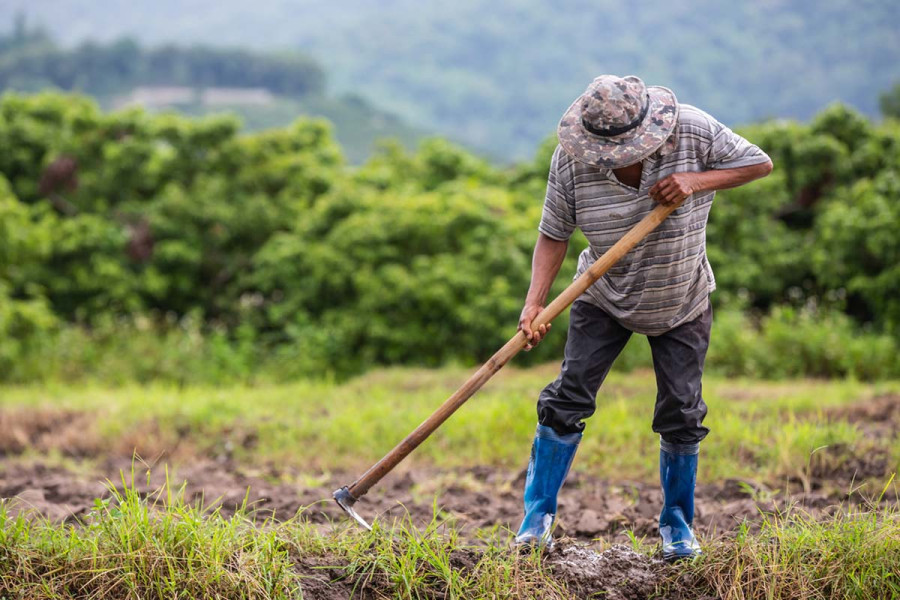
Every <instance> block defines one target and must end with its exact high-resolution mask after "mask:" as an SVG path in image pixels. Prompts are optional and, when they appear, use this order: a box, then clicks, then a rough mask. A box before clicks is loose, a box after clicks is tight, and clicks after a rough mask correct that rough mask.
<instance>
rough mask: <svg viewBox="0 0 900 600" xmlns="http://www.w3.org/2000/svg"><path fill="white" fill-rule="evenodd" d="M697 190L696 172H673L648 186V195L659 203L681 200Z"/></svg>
mask: <svg viewBox="0 0 900 600" xmlns="http://www.w3.org/2000/svg"><path fill="white" fill-rule="evenodd" d="M697 190H698V185H697V173H673V174H672V175H669V176H668V177H666V178H665V179H661V180H660V181H657V182H656V185H654V186H653V187H652V188H650V192H649V193H650V197H651V198H653V199H654V200H656V201H657V202H659V203H660V204H674V203H676V202H681V201H682V200H684V199H685V198H687V197H688V196H690V195H691V194H693V193H694V192H696V191H697Z"/></svg>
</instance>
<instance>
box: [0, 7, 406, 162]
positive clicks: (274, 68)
mask: <svg viewBox="0 0 900 600" xmlns="http://www.w3.org/2000/svg"><path fill="white" fill-rule="evenodd" d="M325 81H326V76H325V73H324V71H323V69H322V67H321V66H320V65H319V64H318V63H317V62H316V61H314V60H312V59H310V58H309V57H308V56H307V55H305V54H303V53H300V52H298V51H290V52H278V53H275V52H263V51H252V50H247V49H240V48H224V47H212V46H203V45H196V44H195V45H184V46H179V45H174V44H167V45H162V46H155V47H149V48H147V47H142V46H141V45H139V44H138V43H137V42H136V41H134V40H133V39H131V38H119V39H116V40H113V41H111V42H108V43H97V42H94V41H88V42H81V43H79V44H78V45H76V46H75V47H72V48H61V47H59V46H58V45H57V44H56V43H55V41H54V39H53V38H52V37H51V36H50V35H49V34H48V33H47V32H45V31H44V30H43V29H41V28H29V27H28V25H27V23H25V22H24V21H23V20H22V19H18V20H17V22H16V23H15V24H14V26H13V28H12V31H11V32H9V33H0V92H2V91H24V92H37V91H40V90H43V89H47V88H52V89H61V90H67V91H78V92H83V93H87V94H90V95H92V96H94V97H95V98H97V99H98V100H99V101H100V103H101V105H102V106H103V107H104V108H107V109H121V108H125V107H129V106H142V107H144V108H147V109H148V110H153V111H161V110H162V111H164V110H178V111H180V112H182V113H185V114H191V115H197V116H203V115H208V114H211V113H221V112H231V113H236V114H237V115H239V116H240V117H241V118H242V121H243V123H244V126H245V128H246V129H249V130H258V129H267V128H271V127H281V126H285V125H287V124H289V123H291V122H292V121H294V120H295V119H297V117H298V116H301V115H303V116H314V117H324V118H326V119H328V120H329V121H331V122H332V123H333V124H334V126H335V137H336V138H337V140H338V141H339V142H340V143H341V144H342V145H343V146H344V147H345V151H346V155H347V157H348V158H349V159H350V161H351V162H355V163H360V162H362V161H363V160H365V158H366V157H367V156H368V155H369V154H370V153H371V151H372V149H373V145H374V144H375V142H376V140H379V139H381V138H385V137H393V138H396V139H398V140H399V141H401V142H402V143H404V144H406V145H407V146H412V145H414V144H415V142H416V141H417V140H418V138H419V137H420V136H421V134H420V133H419V132H418V131H416V130H415V129H413V128H411V127H409V126H408V125H407V124H405V123H404V122H403V121H402V120H401V119H399V118H398V117H396V116H394V115H392V114H390V113H387V112H385V111H383V110H379V109H378V108H376V107H375V106H373V105H372V104H371V103H370V102H368V101H367V100H366V99H365V98H362V97H361V96H359V95H357V94H341V95H333V94H328V93H327V92H326V89H325Z"/></svg>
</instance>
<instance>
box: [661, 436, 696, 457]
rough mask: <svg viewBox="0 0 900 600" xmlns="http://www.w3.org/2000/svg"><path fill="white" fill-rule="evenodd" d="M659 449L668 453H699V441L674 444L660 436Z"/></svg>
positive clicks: (689, 454) (687, 454)
mask: <svg viewBox="0 0 900 600" xmlns="http://www.w3.org/2000/svg"><path fill="white" fill-rule="evenodd" d="M659 449H660V450H663V451H665V452H668V453H669V454H681V455H686V456H691V455H694V454H700V442H696V443H694V444H675V443H673V442H667V441H666V440H664V439H662V438H660V439H659Z"/></svg>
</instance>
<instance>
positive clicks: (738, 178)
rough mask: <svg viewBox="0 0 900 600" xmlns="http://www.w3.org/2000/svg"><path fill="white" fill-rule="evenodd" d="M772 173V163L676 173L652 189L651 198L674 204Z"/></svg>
mask: <svg viewBox="0 0 900 600" xmlns="http://www.w3.org/2000/svg"><path fill="white" fill-rule="evenodd" d="M771 172H772V161H771V160H767V161H765V162H761V163H759V164H756V165H750V166H747V167H738V168H736V169H711V170H709V171H700V172H696V173H674V174H672V175H669V176H668V177H666V178H665V179H663V180H661V181H658V182H656V185H654V186H653V187H652V188H650V197H651V198H653V199H654V200H656V201H657V202H659V203H660V204H672V203H673V202H678V201H679V200H684V199H685V198H687V197H688V196H690V195H691V194H696V193H697V192H708V191H713V190H727V189H729V188H736V187H738V186H741V185H744V184H745V183H750V182H751V181H753V180H754V179H760V178H762V177H765V176H766V175H768V174H769V173H771Z"/></svg>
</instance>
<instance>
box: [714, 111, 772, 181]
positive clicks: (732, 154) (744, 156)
mask: <svg viewBox="0 0 900 600" xmlns="http://www.w3.org/2000/svg"><path fill="white" fill-rule="evenodd" d="M709 120H710V128H711V132H710V135H711V139H710V143H709V149H708V151H707V152H706V156H705V160H704V162H705V163H706V167H707V168H709V169H735V168H738V167H749V166H750V165H758V164H760V163H764V162H766V161H768V160H769V155H768V154H766V153H765V152H763V151H762V150H760V149H759V147H758V146H756V145H755V144H751V143H750V142H748V141H747V140H746V139H744V138H743V137H741V136H739V135H738V134H736V133H735V132H733V131H732V130H731V129H729V128H728V127H726V126H725V125H723V124H722V123H719V122H718V121H717V120H716V119H714V118H712V117H709Z"/></svg>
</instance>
